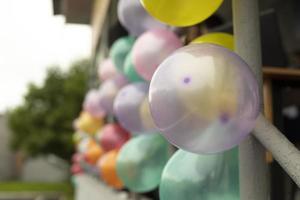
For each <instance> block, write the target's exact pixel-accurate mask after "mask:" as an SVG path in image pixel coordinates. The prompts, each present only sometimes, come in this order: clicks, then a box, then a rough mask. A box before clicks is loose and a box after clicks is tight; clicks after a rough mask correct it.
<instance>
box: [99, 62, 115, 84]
mask: <svg viewBox="0 0 300 200" xmlns="http://www.w3.org/2000/svg"><path fill="white" fill-rule="evenodd" d="M117 74H118V72H117V70H116V67H115V65H114V63H113V62H112V60H111V59H110V58H107V59H105V60H104V61H103V62H101V63H100V65H99V67H98V77H99V79H100V80H101V81H105V80H107V79H110V78H113V77H114V76H116V75H117Z"/></svg>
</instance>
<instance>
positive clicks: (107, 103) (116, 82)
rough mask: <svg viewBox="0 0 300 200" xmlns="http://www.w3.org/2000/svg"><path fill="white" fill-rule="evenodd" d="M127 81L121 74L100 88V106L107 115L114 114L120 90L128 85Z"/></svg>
mask: <svg viewBox="0 0 300 200" xmlns="http://www.w3.org/2000/svg"><path fill="white" fill-rule="evenodd" d="M127 82H128V81H127V79H126V78H125V77H124V76H123V75H121V74H119V75H117V76H115V77H114V78H113V79H109V80H107V81H105V82H104V83H102V84H101V86H100V88H99V93H100V94H99V95H100V106H101V107H102V108H103V110H104V111H105V112H106V113H107V114H113V104H114V99H115V97H116V95H117V94H118V92H119V90H120V89H121V88H122V87H123V86H125V85H126V84H127Z"/></svg>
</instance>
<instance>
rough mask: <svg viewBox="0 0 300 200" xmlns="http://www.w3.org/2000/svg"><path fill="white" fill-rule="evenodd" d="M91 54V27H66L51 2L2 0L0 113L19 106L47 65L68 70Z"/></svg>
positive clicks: (39, 81)
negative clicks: (77, 61)
mask: <svg viewBox="0 0 300 200" xmlns="http://www.w3.org/2000/svg"><path fill="white" fill-rule="evenodd" d="M90 50H91V29H90V27H89V26H87V25H76V24H65V20H64V17H63V16H54V15H53V11H52V1H51V0H26V1H24V0H1V6H0V113H1V112H3V111H5V110H6V109H7V108H11V107H13V106H15V105H18V104H20V103H21V102H22V98H23V95H24V94H25V92H26V88H27V85H28V83H29V82H34V83H37V84H41V83H42V81H43V79H44V77H45V72H46V69H47V67H48V66H49V65H51V64H59V65H61V66H62V68H63V69H67V67H68V66H69V64H70V63H71V62H72V61H73V60H74V59H75V60H76V59H79V58H82V57H88V56H89V55H90Z"/></svg>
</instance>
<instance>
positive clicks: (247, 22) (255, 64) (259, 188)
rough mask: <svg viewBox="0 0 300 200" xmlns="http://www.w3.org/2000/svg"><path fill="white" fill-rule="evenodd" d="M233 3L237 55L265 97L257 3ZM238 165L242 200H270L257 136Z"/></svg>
mask: <svg viewBox="0 0 300 200" xmlns="http://www.w3.org/2000/svg"><path fill="white" fill-rule="evenodd" d="M232 4H233V24H234V36H235V48H236V51H237V53H238V54H239V55H240V56H241V57H242V58H243V59H244V60H245V61H246V62H247V63H248V64H249V66H250V67H251V69H252V71H253V72H254V73H255V76H256V78H257V81H258V84H259V87H260V89H261V91H260V94H261V97H262V69H261V67H262V64H261V50H260V30H259V28H260V27H259V9H258V0H233V1H232ZM261 102H262V98H261ZM261 107H262V106H261ZM239 163H240V199H241V200H267V199H269V179H268V168H267V164H266V160H265V149H264V147H263V146H262V145H261V144H260V143H259V142H258V141H257V140H256V139H255V138H254V136H252V135H251V136H250V137H249V138H247V139H246V140H245V141H244V142H242V144H241V145H240V146H239Z"/></svg>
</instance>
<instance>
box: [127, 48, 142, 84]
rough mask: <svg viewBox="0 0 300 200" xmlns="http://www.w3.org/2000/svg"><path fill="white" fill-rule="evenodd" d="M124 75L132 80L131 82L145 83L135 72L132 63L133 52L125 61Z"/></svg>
mask: <svg viewBox="0 0 300 200" xmlns="http://www.w3.org/2000/svg"><path fill="white" fill-rule="evenodd" d="M124 74H125V76H126V77H127V79H128V80H130V81H131V82H141V81H144V79H143V78H142V77H140V76H139V75H138V73H137V72H136V70H135V67H134V65H133V62H132V53H131V52H130V53H129V54H128V55H127V57H126V59H125V64H124Z"/></svg>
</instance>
